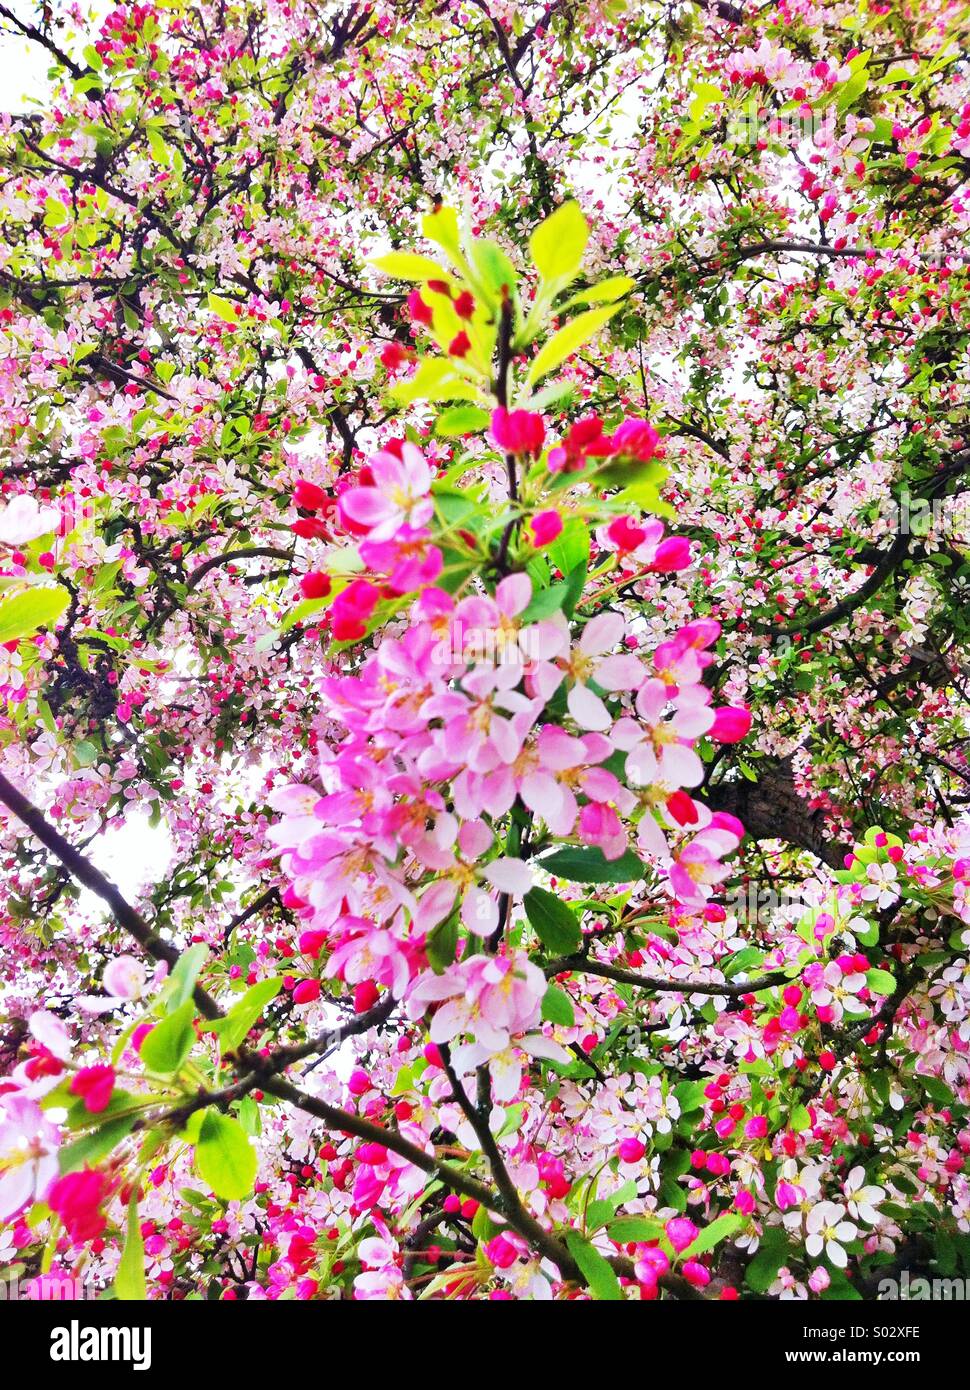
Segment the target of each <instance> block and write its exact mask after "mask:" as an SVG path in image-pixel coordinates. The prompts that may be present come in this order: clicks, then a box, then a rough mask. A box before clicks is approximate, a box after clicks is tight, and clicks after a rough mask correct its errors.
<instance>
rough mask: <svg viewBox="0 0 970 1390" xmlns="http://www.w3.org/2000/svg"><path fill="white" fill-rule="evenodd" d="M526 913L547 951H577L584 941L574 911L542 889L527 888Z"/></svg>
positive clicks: (568, 952) (556, 953) (561, 954)
mask: <svg viewBox="0 0 970 1390" xmlns="http://www.w3.org/2000/svg"><path fill="white" fill-rule="evenodd" d="M522 901H523V904H524V906H525V915H526V916H527V917H528V919H529V922H530V923H531V925H532V926H533V927H534V929H535V932H536V935H537V936H538V938H539V940H540V941H541V942H542V944H543V946H545V947H546V948H547V949H548V950H550V951H552V952H553V954H554V955H557V956H568V955H570V954H571V953H572V952H573V951H578V950H579V947H580V945H581V944H582V940H583V933H582V932H581V931H580V929H579V922H578V921H577V920H576V914H575V913H574V912H573V911H572V910H571V908H569V907H567V906H566V904H565V903H564V902H563V901H562V900H561V899H560V898H557V897H556V895H555V893H547V892H546V890H545V889H544V888H530V889H529V891H528V893H526V895H525V897H524V898H523V900H522Z"/></svg>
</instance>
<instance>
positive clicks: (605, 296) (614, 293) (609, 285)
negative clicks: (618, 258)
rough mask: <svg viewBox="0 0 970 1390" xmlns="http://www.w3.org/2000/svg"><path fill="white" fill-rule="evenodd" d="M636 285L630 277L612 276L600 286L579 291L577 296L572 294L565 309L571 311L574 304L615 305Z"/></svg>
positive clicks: (600, 283)
mask: <svg viewBox="0 0 970 1390" xmlns="http://www.w3.org/2000/svg"><path fill="white" fill-rule="evenodd" d="M636 283H637V282H636V280H632V279H631V278H630V276H629V275H611V276H610V278H609V279H608V280H601V281H600V282H599V284H598V285H591V286H590V287H589V289H588V290H577V291H576V293H575V294H571V295H570V296H569V298H568V299H567V300H566V302H565V304H564V305H563V308H564V309H571V308H572V307H573V305H574V304H613V303H614V302H615V301H616V300H617V299H622V298H623V296H624V295H626V294H629V293H630V291H631V290H632V289H635V288H636Z"/></svg>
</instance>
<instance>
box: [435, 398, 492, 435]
mask: <svg viewBox="0 0 970 1390" xmlns="http://www.w3.org/2000/svg"><path fill="white" fill-rule="evenodd" d="M489 419H490V416H489V413H488V411H487V410H482V408H481V406H477V405H453V406H452V407H451V408H450V409H449V410H443V411H442V412H441V414H440V415H439V416H438V418H437V420H436V421H435V422H434V432H435V434H436V435H438V437H439V438H440V439H454V438H455V437H456V436H458V435H463V434H477V433H478V432H479V431H480V430H483V429H485V428H486V426H487V425H488V422H489Z"/></svg>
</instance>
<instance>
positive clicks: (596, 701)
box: [566, 685, 613, 729]
mask: <svg viewBox="0 0 970 1390" xmlns="http://www.w3.org/2000/svg"><path fill="white" fill-rule="evenodd" d="M566 704H567V705H568V707H569V713H570V714H571V715H572V717H573V718H574V719H575V721H576V723H577V724H578V725H579V727H580V728H581V729H608V728H609V727H610V724H611V723H612V722H613V721H612V719H611V718H610V713H609V710H608V709H607V708H606V706H605V705H604V704H603V701H602V700H601V699H600V697H599V696H598V695H594V694H593V692H592V691H591V690H590V689H589V687H588V686H586V685H574V686H573V688H572V690H570V692H569V694H568V695H567V697H566Z"/></svg>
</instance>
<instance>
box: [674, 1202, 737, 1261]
mask: <svg viewBox="0 0 970 1390" xmlns="http://www.w3.org/2000/svg"><path fill="white" fill-rule="evenodd" d="M743 1226H744V1219H743V1217H740V1216H736V1215H735V1214H734V1212H725V1213H724V1215H723V1216H719V1217H717V1218H716V1219H715V1220H714V1221H712V1222H711V1224H710V1225H709V1226H705V1227H704V1229H703V1231H701V1233H700V1235H699V1236H698V1237H697V1239H696V1240H693V1241H691V1243H690V1245H688V1247H687V1249H686V1250H685V1251H684V1252H683V1256H684V1259H685V1260H692V1259H694V1258H695V1257H696V1256H697V1255H704V1254H706V1253H707V1251H708V1250H713V1249H714V1247H715V1246H716V1245H720V1243H721V1241H722V1240H729V1239H730V1237H731V1236H733V1235H737V1233H738V1231H740V1230H741V1228H742V1227H743Z"/></svg>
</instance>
